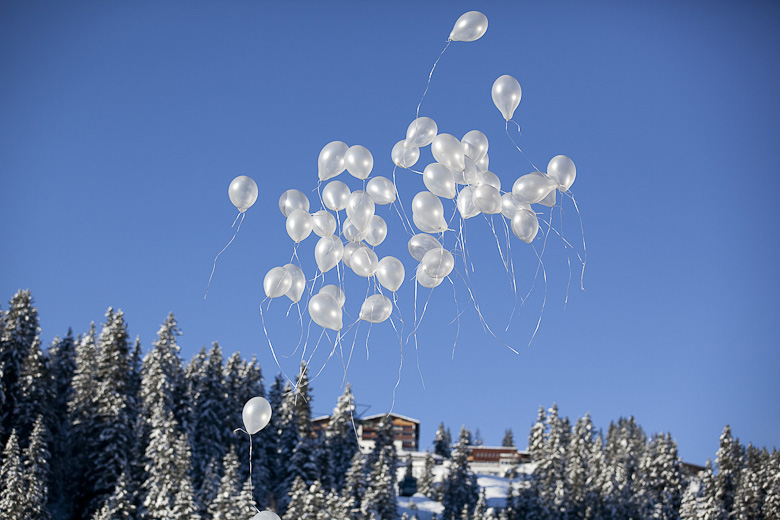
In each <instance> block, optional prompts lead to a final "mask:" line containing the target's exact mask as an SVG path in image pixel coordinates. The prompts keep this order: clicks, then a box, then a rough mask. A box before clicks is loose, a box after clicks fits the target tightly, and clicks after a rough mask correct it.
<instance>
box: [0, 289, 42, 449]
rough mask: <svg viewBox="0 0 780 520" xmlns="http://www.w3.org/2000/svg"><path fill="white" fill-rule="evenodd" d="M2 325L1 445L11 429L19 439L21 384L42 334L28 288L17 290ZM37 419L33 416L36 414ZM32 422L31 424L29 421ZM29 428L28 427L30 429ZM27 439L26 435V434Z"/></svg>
mask: <svg viewBox="0 0 780 520" xmlns="http://www.w3.org/2000/svg"><path fill="white" fill-rule="evenodd" d="M2 325H3V329H2V332H0V366H2V381H0V387H2V393H3V394H4V404H3V406H2V407H0V435H2V437H0V445H3V446H5V443H6V441H7V439H8V435H10V433H11V430H14V429H16V430H17V432H16V433H17V442H19V439H20V434H21V432H20V431H19V430H18V427H19V420H18V417H17V413H18V411H19V410H18V409H19V403H20V401H22V399H23V397H22V395H21V392H22V389H21V387H20V383H21V381H20V377H21V374H22V367H23V365H24V363H25V360H26V359H27V357H28V355H29V353H30V348H31V347H32V345H33V343H34V342H35V341H37V339H38V336H39V334H40V327H39V324H38V309H37V308H36V307H35V305H34V303H33V298H32V294H31V293H30V291H29V290H21V291H17V292H16V294H14V295H13V297H12V298H11V301H10V302H9V305H8V310H7V311H6V312H5V313H3V320H2ZM33 420H34V417H33ZM30 426H31V425H30ZM27 431H28V432H29V429H28V430H27ZM24 438H25V439H26V436H25V437H24Z"/></svg>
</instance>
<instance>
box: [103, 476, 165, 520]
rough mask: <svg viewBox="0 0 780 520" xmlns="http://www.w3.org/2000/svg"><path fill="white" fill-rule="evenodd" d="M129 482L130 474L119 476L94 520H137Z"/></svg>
mask: <svg viewBox="0 0 780 520" xmlns="http://www.w3.org/2000/svg"><path fill="white" fill-rule="evenodd" d="M128 480H129V477H128V472H127V471H124V472H123V473H122V475H120V476H119V481H117V483H116V487H115V488H114V491H113V492H112V493H111V495H109V496H108V498H106V500H105V502H103V505H102V506H101V507H100V509H98V511H97V513H95V516H94V517H93V520H133V519H135V518H136V508H135V503H134V500H133V496H132V494H131V493H130V492H129V491H128ZM177 518H178V517H177Z"/></svg>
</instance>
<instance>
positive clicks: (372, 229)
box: [363, 215, 387, 247]
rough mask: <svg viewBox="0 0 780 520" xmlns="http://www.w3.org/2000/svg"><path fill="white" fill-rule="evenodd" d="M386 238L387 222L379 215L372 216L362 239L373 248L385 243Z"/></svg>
mask: <svg viewBox="0 0 780 520" xmlns="http://www.w3.org/2000/svg"><path fill="white" fill-rule="evenodd" d="M385 237H387V222H385V219H383V218H382V217H380V216H379V215H374V216H373V217H372V218H371V222H370V223H369V224H368V230H367V231H366V237H365V238H364V239H363V240H365V241H366V242H368V243H369V245H372V246H374V247H376V246H378V245H379V244H381V243H382V242H384V241H385Z"/></svg>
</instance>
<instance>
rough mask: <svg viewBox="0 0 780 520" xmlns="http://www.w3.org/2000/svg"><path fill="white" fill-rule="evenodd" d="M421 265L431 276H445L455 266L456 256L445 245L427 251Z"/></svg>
mask: <svg viewBox="0 0 780 520" xmlns="http://www.w3.org/2000/svg"><path fill="white" fill-rule="evenodd" d="M420 265H421V266H422V268H423V271H425V274H427V275H428V276H430V277H431V278H444V277H445V276H447V275H449V274H450V273H451V272H452V269H453V268H454V267H455V258H453V256H452V253H450V252H449V251H447V250H446V249H444V248H443V247H437V248H434V249H431V250H430V251H428V252H427V253H425V256H424V257H423V259H422V261H421V262H420Z"/></svg>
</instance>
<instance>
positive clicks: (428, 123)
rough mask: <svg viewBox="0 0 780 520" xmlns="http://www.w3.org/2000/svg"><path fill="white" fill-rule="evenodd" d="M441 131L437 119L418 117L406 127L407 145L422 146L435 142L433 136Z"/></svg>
mask: <svg viewBox="0 0 780 520" xmlns="http://www.w3.org/2000/svg"><path fill="white" fill-rule="evenodd" d="M438 132H439V129H438V127H437V126H436V121H434V120H433V119H431V118H430V117H418V118H417V119H415V120H414V121H412V122H411V123H410V124H409V127H408V128H407V129H406V139H405V141H404V142H405V144H406V146H414V147H417V148H421V147H423V146H428V145H429V144H431V143H432V142H433V138H434V137H436V134H437V133H438Z"/></svg>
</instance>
